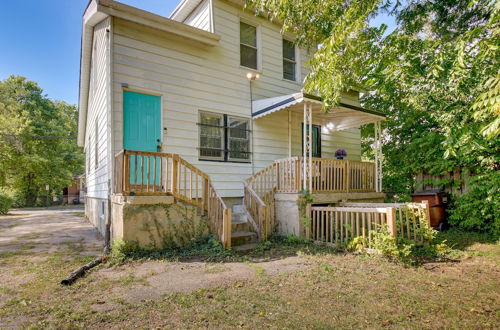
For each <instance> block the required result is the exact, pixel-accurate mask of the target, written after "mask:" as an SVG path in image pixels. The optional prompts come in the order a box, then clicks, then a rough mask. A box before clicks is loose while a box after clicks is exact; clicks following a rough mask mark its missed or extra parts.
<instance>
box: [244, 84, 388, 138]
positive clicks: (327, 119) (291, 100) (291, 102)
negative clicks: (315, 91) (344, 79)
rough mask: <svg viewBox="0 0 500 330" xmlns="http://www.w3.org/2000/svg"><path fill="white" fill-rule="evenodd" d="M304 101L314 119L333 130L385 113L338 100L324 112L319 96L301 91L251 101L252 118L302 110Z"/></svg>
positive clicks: (382, 118) (370, 120)
mask: <svg viewBox="0 0 500 330" xmlns="http://www.w3.org/2000/svg"><path fill="white" fill-rule="evenodd" d="M304 103H308V104H311V105H312V110H313V113H312V116H313V120H314V121H316V122H321V123H323V124H325V125H327V126H329V128H330V129H331V130H335V131H340V130H345V129H349V128H353V127H359V126H361V125H365V124H369V123H376V122H378V121H381V120H384V119H385V115H384V114H383V113H381V112H377V111H373V110H368V109H365V108H362V107H358V106H355V105H351V104H347V103H343V102H340V103H339V105H337V106H335V107H334V108H332V109H331V110H330V111H328V112H325V111H323V101H322V99H321V98H320V97H318V96H314V95H309V94H305V93H302V92H299V93H294V94H288V95H282V96H277V97H270V98H265V99H260V100H256V101H253V102H252V105H253V111H252V118H253V119H258V118H262V117H264V116H267V115H269V114H271V113H274V112H277V111H280V110H290V111H295V112H302V111H303V109H304V106H303V104H304Z"/></svg>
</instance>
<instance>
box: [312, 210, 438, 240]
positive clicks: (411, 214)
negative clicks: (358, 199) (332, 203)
mask: <svg viewBox="0 0 500 330" xmlns="http://www.w3.org/2000/svg"><path fill="white" fill-rule="evenodd" d="M341 205H343V206H341V207H316V206H308V208H307V213H308V216H309V217H310V218H311V225H310V227H308V228H306V236H307V237H308V238H310V239H312V240H314V241H321V242H326V243H331V244H334V245H336V246H345V245H346V244H347V243H349V242H350V241H351V240H353V239H354V238H355V237H359V236H361V237H363V242H365V244H366V246H367V247H371V246H372V235H371V233H373V231H375V230H378V229H380V228H381V227H382V226H386V227H387V229H388V231H389V233H390V234H391V235H392V236H393V237H394V238H396V237H404V238H407V239H412V240H415V241H418V242H421V241H422V240H423V237H422V236H421V231H420V230H419V229H420V228H422V227H424V226H428V225H429V220H428V219H429V208H428V204H425V203H422V204H416V203H406V204H384V203H343V204H341Z"/></svg>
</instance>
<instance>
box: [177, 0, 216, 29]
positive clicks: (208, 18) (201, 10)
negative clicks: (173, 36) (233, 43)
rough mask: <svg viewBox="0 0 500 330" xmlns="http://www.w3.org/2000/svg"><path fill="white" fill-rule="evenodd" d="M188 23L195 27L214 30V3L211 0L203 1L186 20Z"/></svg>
mask: <svg viewBox="0 0 500 330" xmlns="http://www.w3.org/2000/svg"><path fill="white" fill-rule="evenodd" d="M184 23H185V24H187V25H191V26H194V27H195V28H198V29H201V30H205V31H208V32H213V28H212V25H213V24H212V5H211V1H210V0H204V1H202V2H201V3H200V4H199V5H198V7H196V9H195V10H193V12H192V13H191V14H189V16H188V17H187V18H186V19H185V20H184Z"/></svg>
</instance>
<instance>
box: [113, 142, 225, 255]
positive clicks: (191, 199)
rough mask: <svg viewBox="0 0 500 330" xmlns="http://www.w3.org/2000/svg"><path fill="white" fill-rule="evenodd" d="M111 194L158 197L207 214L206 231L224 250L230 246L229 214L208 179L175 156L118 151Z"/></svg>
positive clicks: (198, 170)
mask: <svg viewBox="0 0 500 330" xmlns="http://www.w3.org/2000/svg"><path fill="white" fill-rule="evenodd" d="M114 179H115V180H114V193H117V194H123V195H140V196H155V195H156V196H161V195H172V196H174V197H175V198H176V199H178V200H181V201H183V202H186V203H188V204H191V205H194V206H196V207H198V208H200V209H202V210H203V211H208V219H209V224H210V227H211V228H212V229H213V230H215V231H214V233H215V234H216V235H217V236H218V238H219V239H220V240H221V242H222V243H223V244H224V246H226V247H229V246H230V245H231V210H230V209H228V208H227V207H226V205H225V204H224V201H223V200H222V198H221V197H220V196H219V195H218V194H217V192H216V191H215V189H214V188H213V186H212V184H211V183H210V178H209V176H208V175H207V174H206V173H204V172H203V171H201V170H200V169H198V168H196V167H195V166H193V165H192V164H190V163H188V162H187V161H185V160H184V159H182V158H181V157H180V156H179V155H177V154H171V153H164V152H145V151H135V150H122V151H120V152H119V153H117V154H116V155H115V175H114Z"/></svg>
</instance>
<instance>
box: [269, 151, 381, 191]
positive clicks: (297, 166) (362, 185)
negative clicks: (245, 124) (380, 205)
mask: <svg viewBox="0 0 500 330" xmlns="http://www.w3.org/2000/svg"><path fill="white" fill-rule="evenodd" d="M311 163H312V168H311V176H312V192H313V193H314V192H319V193H321V192H331V193H335V192H374V191H376V189H375V187H376V182H375V181H376V180H375V164H374V163H367V162H359V161H353V160H337V159H329V158H313V159H312V162H311ZM274 164H275V165H276V175H277V178H276V179H275V182H276V191H277V192H280V193H296V192H299V191H300V190H301V189H302V181H303V171H302V170H303V167H304V160H303V158H302V157H292V158H286V159H281V160H277V161H276V162H275V163H274Z"/></svg>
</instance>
